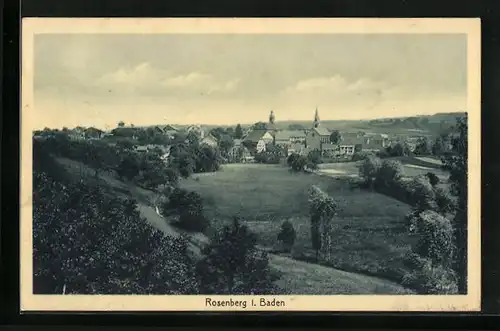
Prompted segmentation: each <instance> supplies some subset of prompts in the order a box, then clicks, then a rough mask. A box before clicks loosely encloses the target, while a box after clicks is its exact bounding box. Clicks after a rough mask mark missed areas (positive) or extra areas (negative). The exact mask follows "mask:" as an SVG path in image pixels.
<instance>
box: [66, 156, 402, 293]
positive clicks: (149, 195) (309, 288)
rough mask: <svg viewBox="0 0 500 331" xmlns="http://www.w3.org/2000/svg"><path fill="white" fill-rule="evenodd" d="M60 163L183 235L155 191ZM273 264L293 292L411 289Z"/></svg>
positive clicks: (199, 241) (284, 262)
mask: <svg viewBox="0 0 500 331" xmlns="http://www.w3.org/2000/svg"><path fill="white" fill-rule="evenodd" d="M58 162H59V163H60V164H62V165H63V166H64V167H65V168H66V169H67V170H68V171H69V172H70V173H71V174H72V175H73V176H74V177H75V179H77V180H79V179H80V178H85V180H86V181H89V183H93V184H94V185H101V186H106V187H107V188H109V189H111V190H115V191H116V193H117V194H121V195H124V196H129V197H133V198H135V199H137V200H138V201H140V202H139V204H138V206H139V211H140V213H141V215H142V216H143V217H144V218H145V219H146V220H147V221H148V222H149V223H150V224H151V225H152V226H154V227H155V228H157V229H159V230H161V231H162V232H163V233H165V234H167V235H170V236H180V235H181V234H182V232H181V231H179V230H178V229H176V228H174V227H173V226H171V225H170V224H168V223H167V222H166V221H165V220H164V219H163V218H162V217H161V216H160V215H158V213H157V211H156V210H155V206H154V200H155V194H154V193H153V192H152V191H147V190H144V189H141V188H138V187H136V186H134V185H131V184H126V183H123V182H121V181H119V180H117V179H116V178H113V177H112V176H111V175H110V174H107V173H102V174H100V175H99V176H98V178H95V177H94V171H93V169H91V168H89V167H87V166H85V165H83V164H81V163H79V162H76V161H72V160H68V159H64V158H59V159H58ZM190 241H191V245H190V248H191V251H192V252H193V253H195V255H199V254H200V246H203V244H204V243H206V242H208V238H206V237H204V236H203V235H201V234H196V235H194V236H192V237H191V238H190ZM270 263H271V267H272V268H273V269H274V270H276V271H278V272H279V274H280V275H281V279H280V280H279V282H278V283H279V285H280V286H281V287H283V288H284V289H285V290H286V291H289V292H292V293H294V294H347V293H349V294H375V293H384V294H400V293H408V292H409V291H408V290H407V289H405V288H403V287H402V286H400V285H398V284H396V283H392V282H390V281H386V280H382V279H379V278H376V277H370V276H365V275H360V274H356V273H350V272H345V271H340V270H336V269H333V268H328V267H324V266H320V265H317V264H312V263H307V262H302V261H297V260H294V259H291V258H287V257H284V256H278V255H274V254H270Z"/></svg>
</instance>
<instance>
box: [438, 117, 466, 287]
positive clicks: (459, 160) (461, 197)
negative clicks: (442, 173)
mask: <svg viewBox="0 0 500 331" xmlns="http://www.w3.org/2000/svg"><path fill="white" fill-rule="evenodd" d="M455 131H456V135H455V136H454V137H453V138H452V140H451V142H452V146H453V150H452V152H453V153H449V154H447V155H444V156H443V158H442V161H443V168H444V169H445V170H447V171H448V172H449V173H450V177H449V181H450V182H451V193H452V194H453V195H455V196H456V197H457V205H456V214H455V217H454V224H453V225H454V228H455V240H456V242H455V244H456V246H457V260H456V264H455V270H456V272H457V274H458V277H459V284H458V287H459V290H460V293H465V292H466V291H467V187H468V185H467V173H468V171H467V162H468V154H467V153H468V145H467V144H468V136H467V135H468V127H467V115H465V116H464V117H461V118H457V124H456V126H455Z"/></svg>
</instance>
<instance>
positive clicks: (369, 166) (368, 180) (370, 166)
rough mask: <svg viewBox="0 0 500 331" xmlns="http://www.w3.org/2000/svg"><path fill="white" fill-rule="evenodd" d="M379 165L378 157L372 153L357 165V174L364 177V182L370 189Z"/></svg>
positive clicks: (380, 163)
mask: <svg viewBox="0 0 500 331" xmlns="http://www.w3.org/2000/svg"><path fill="white" fill-rule="evenodd" d="M381 165H382V162H381V161H380V159H379V158H377V157H374V156H372V155H369V156H367V157H366V158H365V159H364V160H363V162H362V163H361V164H360V165H359V176H360V177H361V178H363V179H364V181H365V184H366V185H367V186H368V187H370V189H372V190H373V188H374V187H373V185H374V183H375V179H376V178H377V175H378V172H379V170H380V167H381Z"/></svg>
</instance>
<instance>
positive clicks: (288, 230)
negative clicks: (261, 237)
mask: <svg viewBox="0 0 500 331" xmlns="http://www.w3.org/2000/svg"><path fill="white" fill-rule="evenodd" d="M296 236H297V233H296V232H295V229H294V228H293V224H292V222H290V221H284V222H283V223H282V224H281V231H280V233H279V234H278V241H281V242H282V243H283V244H284V246H285V251H286V252H287V253H290V252H291V250H292V247H293V244H294V243H295V238H296Z"/></svg>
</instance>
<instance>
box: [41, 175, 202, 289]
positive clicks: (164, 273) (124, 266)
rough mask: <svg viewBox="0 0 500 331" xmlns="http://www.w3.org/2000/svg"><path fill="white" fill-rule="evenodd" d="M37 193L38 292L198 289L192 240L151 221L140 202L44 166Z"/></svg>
mask: <svg viewBox="0 0 500 331" xmlns="http://www.w3.org/2000/svg"><path fill="white" fill-rule="evenodd" d="M34 197H35V198H34V212H33V242H34V247H33V262H34V265H33V267H34V279H33V288H34V292H35V293H44V294H61V293H62V292H63V288H64V291H65V293H67V294H69V293H72V294H153V293H154V294H189V293H197V289H198V285H197V281H196V277H195V271H194V268H193V267H192V265H193V262H192V261H191V258H190V257H189V254H188V252H187V242H186V241H185V240H183V239H174V238H171V237H165V236H164V235H163V233H161V232H159V231H156V230H154V229H153V228H152V227H150V226H149V225H148V224H147V222H146V221H145V220H143V219H141V217H140V215H139V213H138V211H137V209H136V204H135V202H134V201H132V200H122V199H120V198H117V197H111V196H109V195H108V194H106V193H105V192H104V191H103V190H102V189H100V188H90V187H88V186H86V185H85V184H83V183H61V182H58V181H55V180H53V179H52V178H51V177H50V176H48V175H47V174H46V173H44V172H36V173H35V174H34Z"/></svg>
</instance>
